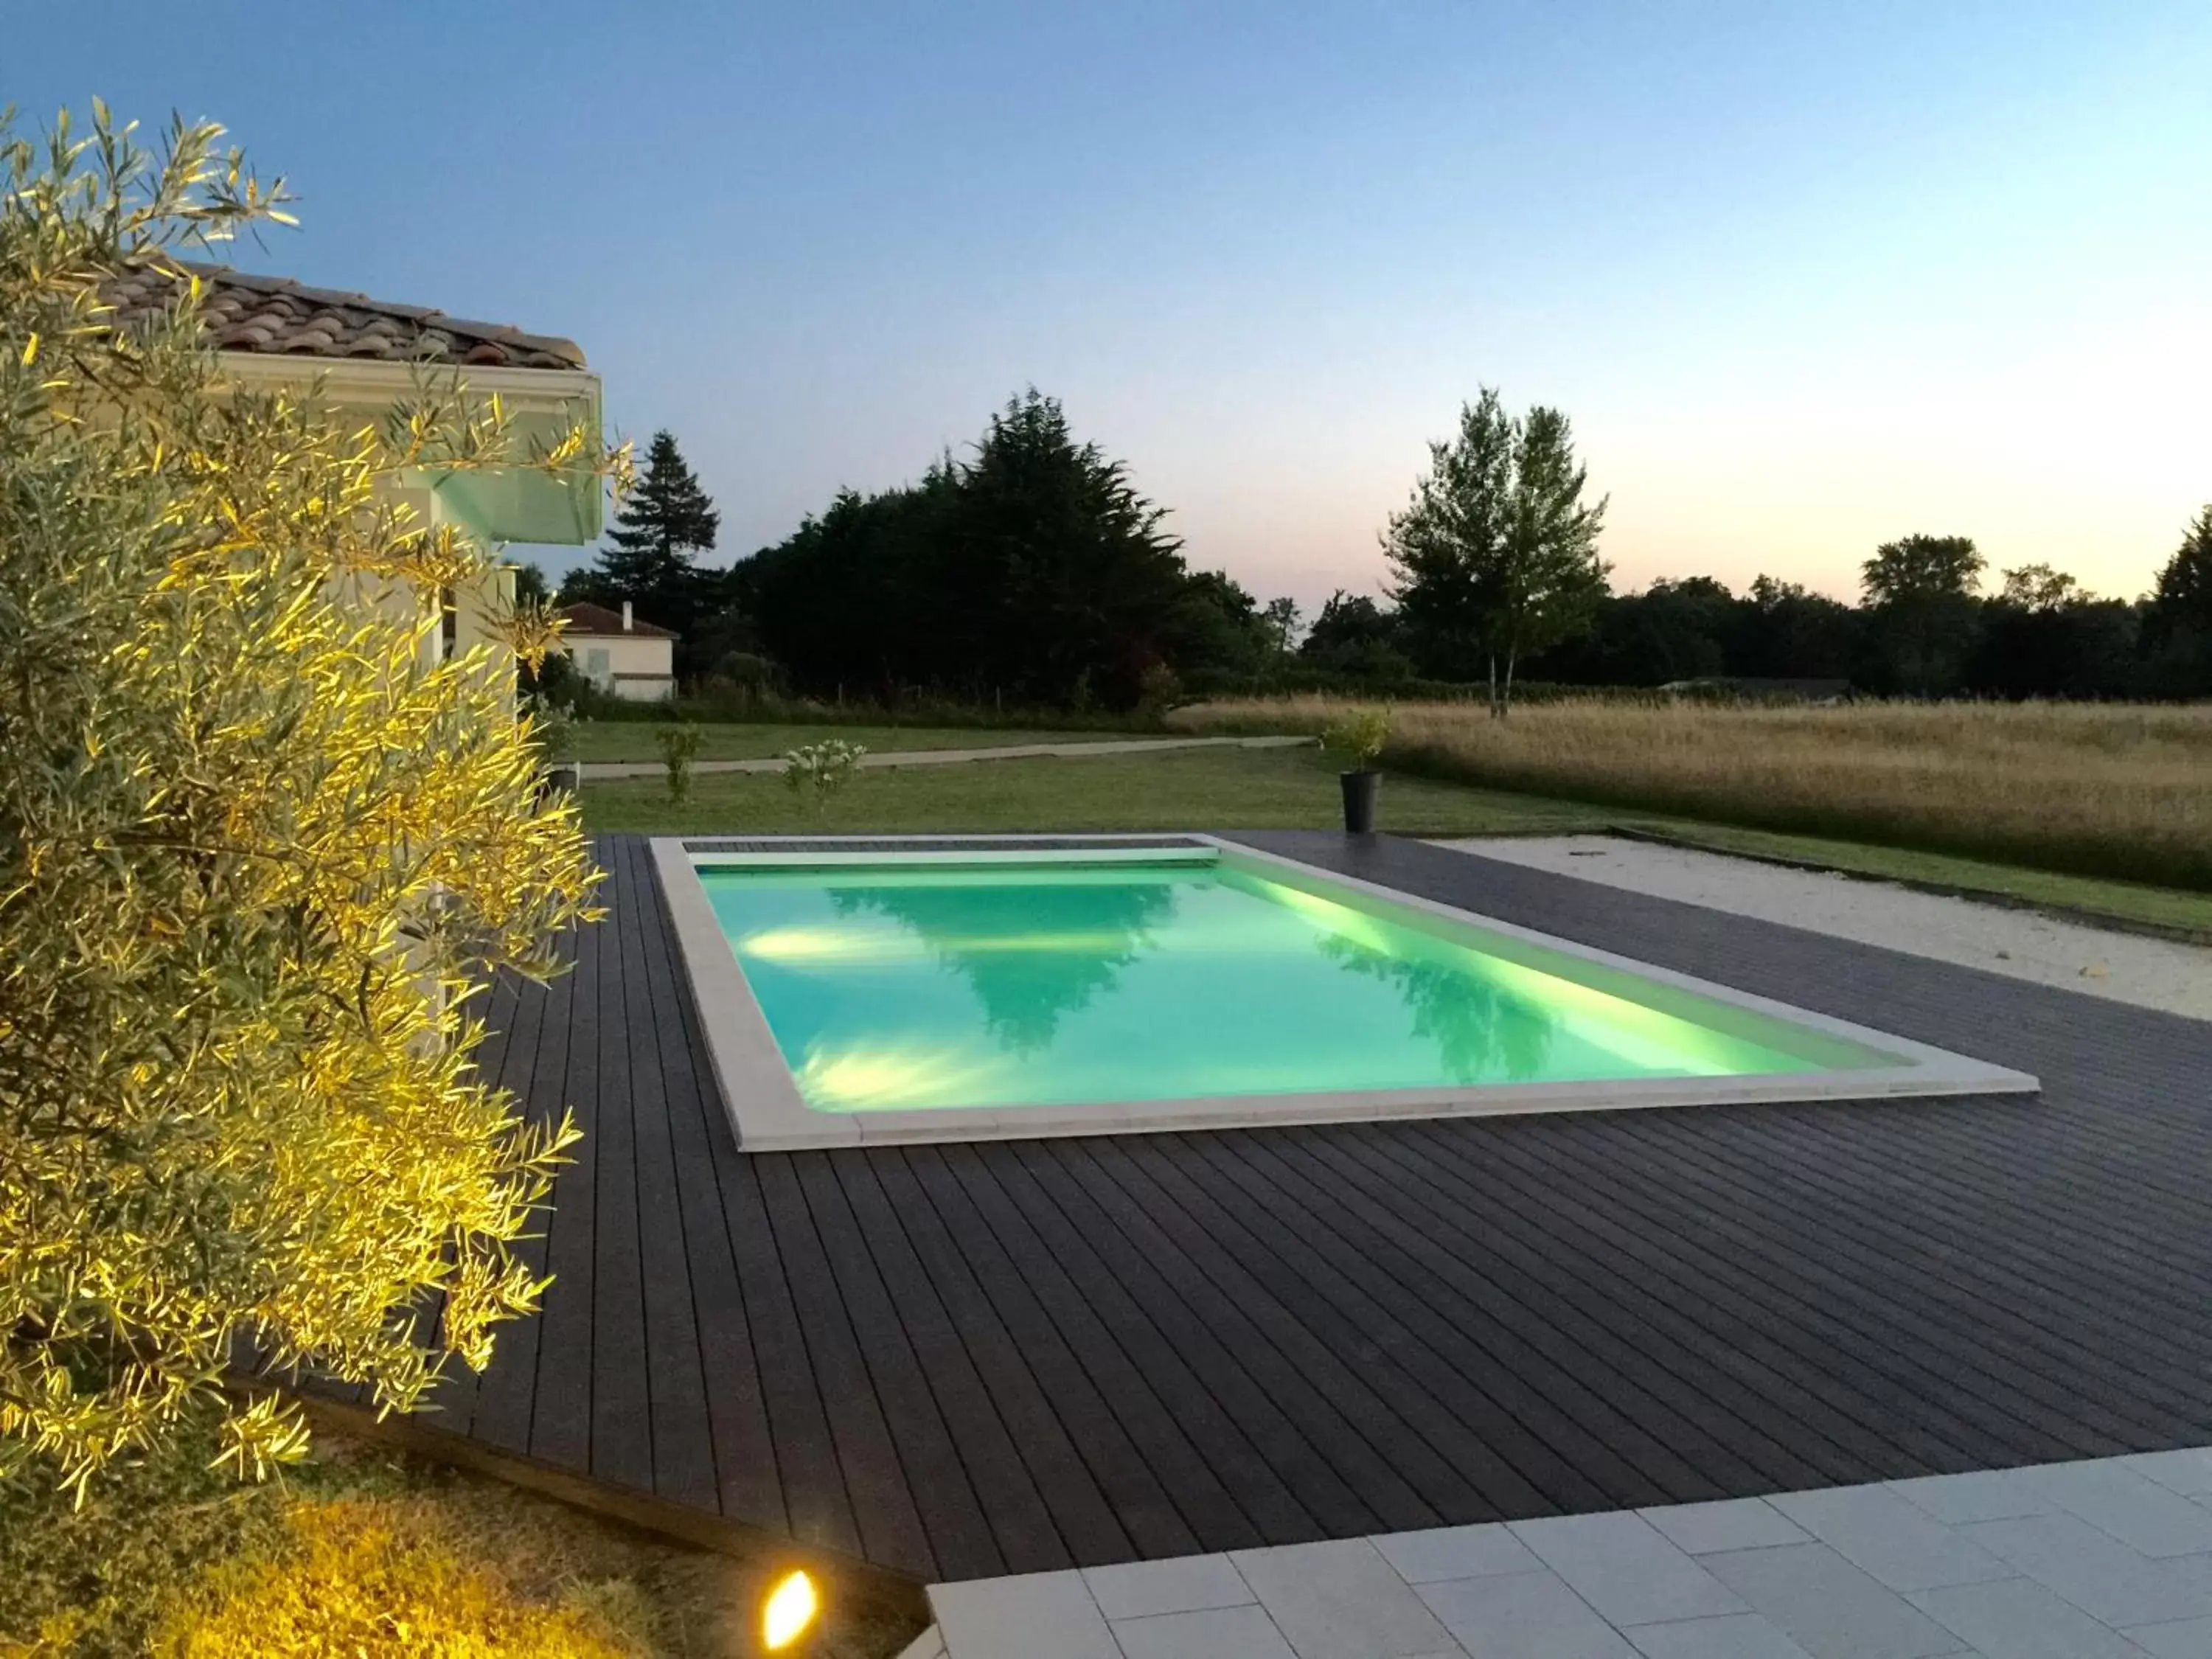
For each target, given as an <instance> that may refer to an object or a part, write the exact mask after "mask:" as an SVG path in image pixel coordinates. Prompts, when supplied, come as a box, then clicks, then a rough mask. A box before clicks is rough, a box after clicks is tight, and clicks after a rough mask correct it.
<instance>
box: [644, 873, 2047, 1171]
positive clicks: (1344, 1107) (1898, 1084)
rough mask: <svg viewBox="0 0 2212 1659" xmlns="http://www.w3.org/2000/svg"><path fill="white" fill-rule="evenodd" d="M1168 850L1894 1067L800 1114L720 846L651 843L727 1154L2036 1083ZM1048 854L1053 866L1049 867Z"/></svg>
mask: <svg viewBox="0 0 2212 1659" xmlns="http://www.w3.org/2000/svg"><path fill="white" fill-rule="evenodd" d="M1178 838H1179V839H1181V840H1183V841H1186V842H1202V843H1205V844H1207V845H1210V846H1212V847H1214V848H1218V849H1219V850H1220V852H1221V854H1223V856H1224V857H1225V858H1226V857H1235V858H1237V859H1238V860H1250V861H1252V862H1254V863H1256V864H1259V865H1261V866H1273V867H1276V868H1280V869H1285V870H1289V871H1294V872H1298V873H1299V875H1300V876H1301V877H1302V878H1304V879H1305V880H1308V881H1318V882H1321V883H1323V884H1327V885H1330V886H1335V887H1341V888H1346V889H1350V890H1352V891H1355V892H1358V893H1363V894H1366V895H1369V896H1374V897H1377V898H1380V899H1383V900H1387V901H1388V902H1391V903H1393V904H1397V905H1401V906H1406V907H1408V908H1413V909H1416V910H1419V911H1422V912H1424V913H1426V914H1429V915H1435V916H1437V917H1440V918H1442V919H1444V920H1447V921H1454V922H1457V923H1459V924H1462V925H1471V926H1474V927H1480V928H1484V929H1487V930H1490V931H1492V932H1494V933H1500V934H1504V935H1505V936H1508V937H1510V938H1514V939H1520V940H1522V941H1524V942H1526V943H1528V944H1530V945H1536V946H1540V947H1541V948H1543V949H1545V950H1547V951H1557V952H1559V954H1561V955H1564V956H1565V957H1569V958H1571V959H1575V960H1579V961H1583V962H1585V963H1591V964H1593V965H1598V966H1602V967H1604V968H1607V969H1612V970H1613V971H1616V972H1626V973H1629V974H1632V975H1636V976H1638V977H1639V978H1642V979H1645V980H1648V981H1654V982H1656V983H1658V984H1662V985H1664V986H1667V987H1670V988H1672V989H1674V990H1676V991H1680V992H1685V993H1687V994H1692V995H1696V996H1700V997H1705V998H1707V999H1710V1000H1714V1001H1717V1002H1719V1003H1722V1004H1723V1005H1726V1006H1733V1007H1735V1008H1738V1009H1741V1010H1745V1011H1747V1012H1753V1013H1757V1014H1760V1015H1764V1016H1765V1017H1767V1018H1774V1019H1778V1020H1781V1021H1784V1022H1785V1023H1791V1024H1799V1025H1803V1026H1807V1027H1809V1028H1811V1029H1813V1030H1817V1031H1820V1032H1823V1033H1826V1035H1829V1036H1835V1037H1838V1038H1841V1039H1844V1040H1845V1041H1848V1042H1855V1043H1857V1044H1859V1045H1861V1046H1863V1047H1867V1048H1874V1049H1875V1050H1876V1051H1878V1052H1881V1053H1885V1054H1895V1055H1897V1056H1898V1057H1899V1059H1900V1060H1905V1061H1906V1062H1907V1063H1905V1064H1901V1065H1899V1066H1880V1067H1869V1068H1862V1069H1857V1070H1850V1071H1834V1072H1820V1073H1766V1074H1762V1075H1759V1076H1755V1077H1734V1078H1711V1077H1707V1078H1638V1079H1605V1080H1597V1081H1581V1082H1561V1083H1528V1084H1514V1083H1502V1084H1483V1085H1473V1086H1469V1087H1464V1088H1446V1089H1415V1090H1395V1091H1392V1090H1362V1091H1347V1092H1330V1093H1319V1094H1274V1095H1239V1096H1225V1097H1190V1098H1185V1099H1181V1100H1175V1101H1133V1102H1115V1101H1100V1102H1085V1103H1073V1104H1045V1105H1027V1106H1020V1105H1009V1106H991V1107H948V1108H937V1109H916V1110H908V1111H875V1112H867V1113H849V1114H848V1113H839V1112H820V1111H817V1110H815V1109H812V1108H811V1107H810V1106H808V1105H807V1104H806V1103H805V1099H804V1097H801V1096H800V1094H799V1087H798V1084H797V1082H796V1081H795V1080H794V1079H793V1076H792V1074H791V1069H790V1067H789V1066H788V1065H787V1063H786V1062H785V1060H784V1057H783V1054H782V1051H781V1048H779V1047H778V1046H777V1044H776V1042H775V1035H774V1033H773V1032H772V1031H771V1030H769V1023H768V1018H767V1016H766V1014H765V1013H764V1012H763V1011H762V1009H761V1006H760V1004H759V1001H758V1000H757V999H756V997H755V996H754V994H753V990H752V987H751V985H750V983H749V982H748V981H746V978H745V975H744V969H743V968H742V967H740V966H739V965H738V960H737V957H736V955H735V954H734V952H732V950H731V949H730V945H729V941H728V940H727V939H726V938H725V937H724V936H723V933H722V930H721V927H720V922H719V921H717V920H716V918H715V915H714V908H713V906H712V904H711V902H709V900H708V896H707V891H706V888H705V886H704V884H702V882H701V881H700V879H699V876H698V868H699V866H700V865H701V864H702V863H714V862H720V863H727V862H732V861H733V860H732V857H731V855H730V854H726V853H714V852H706V851H701V852H696V853H695V852H694V851H693V850H692V848H691V846H690V843H692V842H704V841H712V840H717V839H727V838H722V837H709V836H653V837H652V838H651V839H650V842H649V845H650V848H651V850H652V855H653V865H654V868H655V870H656V872H657V873H658V874H659V878H660V887H661V892H662V896H663V899H664V901H665V903H666V904H667V906H668V913H669V920H670V923H671V929H672V931H673V933H674V936H675V939H674V942H675V945H676V947H677V948H676V956H677V957H678V961H679V962H680V963H681V964H682V965H683V969H684V974H685V975H686V978H687V981H688V982H689V984H690V990H691V994H692V1000H693V1004H694V1006H695V1007H696V1010H697V1012H698V1016H699V1023H700V1028H701V1030H702V1033H703V1034H704V1036H705V1037H706V1041H707V1048H708V1053H709V1054H710V1055H711V1056H712V1058H713V1060H714V1071H715V1081H716V1083H717V1085H718V1086H719V1087H720V1091H721V1095H722V1100H723V1104H724V1109H725V1112H726V1115H727V1117H728V1121H729V1124H730V1129H731V1133H732V1135H733V1136H734V1137H735V1138H736V1140H737V1143H738V1150H739V1151H741V1152H800V1151H814V1150H819V1149H825V1148H836V1147H850V1146H926V1145H932V1144H944V1143H948V1142H960V1141H975V1140H1012V1139H1044V1138H1062V1137H1068V1136H1081V1135H1115V1134H1162V1133H1192V1132H1198V1131H1203V1130H1209V1129H1234V1128H1258V1127H1270V1126H1277V1125H1293V1124H1297V1125H1309V1126H1310V1125H1314V1124H1320V1123H1352V1122H1377V1121H1407V1120H1424V1119H1425V1120H1443V1119H1454V1118H1469V1117H1515V1116H1527V1115H1540V1114H1550V1113H1564V1112H1590V1111H1623V1110H1638V1109H1657V1108H1680V1107H1689V1106H1731V1105H1784V1104H1802V1103H1819V1102H1824V1101H1832V1102H1838V1103H1868V1104H1871V1103H1880V1102H1905V1101H1911V1100H1938V1099H1948V1098H1955V1097H1962V1096H1991V1097H2012V1098H2021V1097H2033V1096H2037V1095H2039V1094H2040V1093H2041V1091H2042V1084H2041V1081H2040V1079H2037V1078H2035V1077H2033V1076H2030V1075H2029V1074H2027V1073H2024V1072H2017V1071H2014V1070H2012V1069H2010V1068H2009V1067H2007V1066H1998V1065H1996V1064H1994V1063H1992V1062H1990V1061H1987V1060H1975V1059H1973V1058H1972V1057H1971V1056H1969V1055H1965V1054H1957V1053H1955V1052H1954V1051H1952V1050H1949V1049H1945V1048H1936V1047H1935V1046H1933V1045H1931V1044H1928V1043H1923V1042H1916V1041H1914V1040H1913V1039H1911V1038H1908V1037H1902V1036H1896V1035H1895V1034H1893V1033H1890V1032H1885V1031H1877V1030H1873V1029H1872V1028H1870V1027H1867V1026H1862V1025H1858V1024H1854V1023H1853V1022H1851V1021H1849V1020H1843V1019H1838V1018H1834V1017H1833V1016H1831V1015H1826V1014H1822V1013H1820V1012H1817V1011H1815V1010H1813V1009H1809V1008H1803V1007H1800V1006H1796V1005H1795V1004H1792V1003H1785V1002H1782V1001H1779V1000H1776V999H1773V998H1770V997H1763V996H1760V995H1759V994H1757V993H1755V992H1748V991H1742V990H1739V989H1737V988H1736V987H1733V986H1729V985H1723V984H1720V983H1718V982H1717V981H1710V980H1702V979H1699V978H1698V977H1696V976H1695V975H1688V974H1681V973H1677V972H1675V971H1674V970H1673V969H1667V968H1662V967H1660V966H1658V965H1656V964H1655V963H1644V962H1638V961H1637V960H1635V959H1634V958H1633V957H1623V956H1620V955H1618V954H1616V953H1613V952H1611V951H1602V950H1599V949H1597V948H1595V947H1593V946H1589V945H1582V944H1580V943H1578V942H1577V941H1575V940H1572V939H1562V938H1559V937H1558V936H1557V935H1554V934H1548V933H1541V932H1539V931H1538V930H1536V929H1534V928H1529V927H1520V926H1517V925H1516V924H1513V923H1510V922H1505V921H1499V920H1498V919H1496V918H1494V917H1490V916H1485V915H1481V914H1480V913H1479V912H1476V911H1472V910H1468V909H1466V908H1462V907H1460V906H1456V905H1450V904H1444V903H1441V902H1437V901H1436V900H1433V899H1428V898H1425V897H1423V896H1420V895H1419V894H1414V893H1408V892H1403V891H1401V890H1398V889H1396V888H1392V887H1389V886H1385V885H1383V884H1380V883H1376V882H1370V881H1366V880H1363V879H1362V878H1358V877H1357V876H1352V875H1347V874H1343V873H1340V872H1336V871H1334V870H1328V869H1326V868H1324V867H1322V866H1318V865H1310V864H1307V863H1304V861H1303V860H1297V859H1293V858H1289V857H1286V856H1285V855H1284V854H1279V853H1272V852H1268V851H1266V850H1264V849H1262V848H1255V847H1249V846H1246V845H1244V844H1243V843H1242V842H1234V841H1231V840H1229V839H1227V838H1225V837H1223V836H1214V835H1208V834H1205V833H1202V832H1190V833H1188V834H1187V835H1184V834H1182V833H1181V832H1178ZM747 839H749V840H754V841H757V842H775V841H778V840H794V841H795V840H808V841H813V842H819V841H822V840H824V839H829V840H835V841H836V842H843V843H846V844H848V845H849V846H851V847H852V848H854V849H855V850H858V849H860V848H865V847H866V845H867V844H869V843H872V842H876V843H880V842H888V841H897V842H904V843H914V842H947V843H950V842H964V843H976V842H989V843H991V844H992V845H993V847H994V848H1005V849H1006V850H1007V851H1018V850H1020V849H1021V848H1024V846H1030V847H1034V846H1035V844H1036V843H1037V842H1042V841H1054V842H1062V843H1065V842H1068V841H1071V840H1081V841H1085V842H1097V843H1100V844H1102V845H1112V844H1117V843H1119V844H1134V843H1143V842H1158V840H1160V839H1161V837H1160V836H1158V835H1157V834H1155V835H1114V834H1103V835H1098V836H1081V837H1076V836H896V837H891V836H838V837H829V838H824V837H775V836H761V837H749V838H747ZM1063 856H1064V854H1063Z"/></svg>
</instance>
